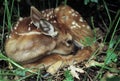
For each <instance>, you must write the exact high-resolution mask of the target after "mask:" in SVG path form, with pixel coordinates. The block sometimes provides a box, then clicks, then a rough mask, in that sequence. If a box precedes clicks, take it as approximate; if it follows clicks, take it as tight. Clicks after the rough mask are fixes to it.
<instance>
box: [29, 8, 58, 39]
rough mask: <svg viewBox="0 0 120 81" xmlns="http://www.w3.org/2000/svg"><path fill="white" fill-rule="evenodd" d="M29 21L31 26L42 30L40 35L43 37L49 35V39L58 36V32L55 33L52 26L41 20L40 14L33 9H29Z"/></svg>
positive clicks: (43, 19)
mask: <svg viewBox="0 0 120 81" xmlns="http://www.w3.org/2000/svg"><path fill="white" fill-rule="evenodd" d="M46 14H47V13H46ZM30 17H31V20H32V22H33V24H34V25H35V26H36V27H37V28H40V29H41V30H42V33H43V34H45V35H49V36H51V37H54V36H56V35H57V34H58V32H55V29H54V26H53V25H52V24H51V23H49V22H48V21H47V20H45V18H43V16H42V14H41V13H40V12H39V10H37V9H36V8H35V7H33V6H32V7H31V15H30Z"/></svg>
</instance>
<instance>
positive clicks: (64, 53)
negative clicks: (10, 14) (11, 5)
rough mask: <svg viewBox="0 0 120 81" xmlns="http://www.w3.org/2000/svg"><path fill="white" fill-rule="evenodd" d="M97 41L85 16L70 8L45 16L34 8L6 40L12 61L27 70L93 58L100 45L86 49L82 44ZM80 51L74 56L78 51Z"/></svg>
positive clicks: (52, 10) (64, 64) (61, 8)
mask: <svg viewBox="0 0 120 81" xmlns="http://www.w3.org/2000/svg"><path fill="white" fill-rule="evenodd" d="M85 37H90V38H93V37H94V35H93V32H92V30H91V28H90V27H89V25H88V24H87V22H86V21H85V20H83V18H82V17H81V15H80V14H79V13H78V12H77V11H75V10H74V9H72V8H71V7H69V6H67V5H65V6H64V5H61V6H59V7H57V8H55V9H53V8H51V9H46V10H43V11H41V12H39V10H37V9H36V8H35V7H33V6H32V7H31V14H30V17H25V18H20V19H19V20H18V22H17V23H16V25H15V26H14V27H13V29H12V30H11V33H10V35H9V37H8V38H7V39H6V44H5V51H6V54H7V56H8V57H10V58H12V59H13V60H15V61H16V62H19V63H21V64H22V65H23V66H24V67H27V68H30V67H35V68H36V69H37V68H43V67H41V66H40V65H41V64H43V65H44V67H45V68H48V69H51V67H53V66H54V65H55V67H54V69H55V70H54V72H51V71H48V72H50V73H51V74H54V73H55V72H56V71H57V70H58V69H59V68H62V67H64V66H66V65H70V64H74V63H79V62H81V61H83V60H85V59H87V58H89V57H90V56H91V54H92V53H93V52H94V51H95V50H96V48H97V45H96V43H94V44H93V45H91V46H85V45H84V44H82V43H81V42H80V40H82V41H85ZM75 47H77V48H78V49H79V50H78V51H77V52H76V53H75V54H74V52H73V51H74V48H75Z"/></svg>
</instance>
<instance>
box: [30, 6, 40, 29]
mask: <svg viewBox="0 0 120 81" xmlns="http://www.w3.org/2000/svg"><path fill="white" fill-rule="evenodd" d="M30 17H31V20H32V22H33V24H34V25H35V26H36V27H37V28H39V22H40V19H42V14H41V13H40V12H39V10H37V9H36V8H35V7H34V6H31V12H30Z"/></svg>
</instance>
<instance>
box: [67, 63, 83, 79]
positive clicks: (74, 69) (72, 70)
mask: <svg viewBox="0 0 120 81" xmlns="http://www.w3.org/2000/svg"><path fill="white" fill-rule="evenodd" d="M68 69H69V70H70V73H71V74H72V76H73V77H75V78H77V79H79V80H80V78H79V75H78V73H84V70H83V69H81V68H78V67H75V66H73V65H71V66H70V67H69V68H68Z"/></svg>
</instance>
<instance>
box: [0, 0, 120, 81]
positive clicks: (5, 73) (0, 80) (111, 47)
mask: <svg viewBox="0 0 120 81" xmlns="http://www.w3.org/2000/svg"><path fill="white" fill-rule="evenodd" d="M85 1H86V4H87V3H88V2H87V0H85ZM96 1H97V0H96ZM57 2H58V0H57ZM4 3H5V6H4V8H5V9H4V16H3V25H1V26H0V30H1V32H2V33H1V35H0V36H1V38H0V42H1V46H2V47H1V49H0V50H1V51H0V60H4V61H6V62H7V64H8V66H9V67H10V66H11V67H12V68H14V69H10V68H9V69H10V70H8V69H1V70H0V81H10V80H9V79H8V78H9V76H19V77H20V78H19V79H18V80H17V81H21V80H24V79H26V78H28V77H30V76H32V75H33V74H37V79H36V81H38V80H39V79H40V78H41V76H42V75H41V72H36V73H35V72H32V71H31V70H30V69H26V68H24V67H22V66H21V65H20V64H18V63H16V62H14V61H13V60H11V59H10V58H8V57H6V56H5V55H4V54H5V52H4V51H3V49H4V46H3V45H4V40H3V39H4V38H5V27H7V30H8V32H10V30H11V27H12V26H13V21H12V16H13V15H12V13H13V12H14V13H16V14H17V16H18V17H19V16H20V11H19V5H18V8H15V7H14V0H12V5H11V6H10V5H9V4H8V1H7V0H4ZM65 4H67V0H65ZM43 5H44V4H43ZM57 5H58V3H56V6H57ZM103 5H104V7H105V10H106V14H107V16H108V19H109V26H108V27H107V25H106V23H105V21H104V18H102V16H101V20H102V22H103V25H104V28H106V30H107V33H106V35H105V38H104V40H103V41H102V43H103V44H104V45H107V46H108V49H107V50H106V51H105V54H106V58H105V59H104V62H103V63H104V64H103V65H100V64H96V65H95V66H98V67H100V68H101V69H100V70H99V71H98V74H97V76H96V77H95V78H94V79H93V80H94V81H95V80H97V79H98V80H102V79H103V78H104V77H103V75H104V74H103V71H104V70H106V69H107V70H108V71H109V72H114V73H117V74H118V73H119V74H120V71H119V70H118V69H117V68H115V67H111V66H110V64H112V63H116V62H117V57H118V56H120V53H119V54H117V52H116V49H118V48H117V47H118V45H119V44H120V36H117V35H116V34H115V32H116V31H117V28H118V27H119V23H120V9H119V10H118V11H117V14H116V16H115V18H114V19H113V20H112V18H111V15H110V12H109V9H108V7H107V4H106V2H105V1H104V0H103ZM49 7H50V2H49ZM14 10H16V11H14ZM91 21H92V26H93V28H95V26H94V18H93V17H92V18H91ZM112 28H114V30H113V32H112V35H111V38H110V41H109V42H108V41H107V38H108V35H109V34H110V32H111V31H112V30H111V29H112ZM95 35H96V32H95ZM116 36H117V37H116ZM89 40H90V39H89V38H88V39H87V38H86V44H87V42H88V44H89ZM96 55H98V54H97V52H96V53H95V54H94V56H93V57H96ZM89 61H90V60H89ZM26 72H30V73H31V75H28V76H26V75H25V73H26ZM64 76H65V79H64V81H70V80H71V81H73V77H72V76H71V74H70V73H69V71H66V72H65V73H64ZM117 78H118V77H117ZM117 78H116V79H117ZM48 81H51V79H48ZM84 81H85V80H84Z"/></svg>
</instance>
